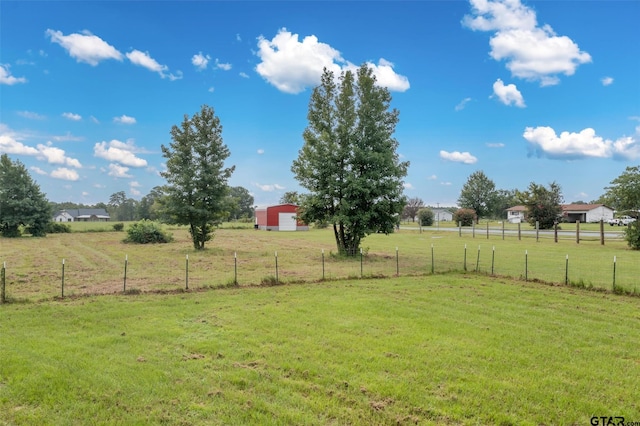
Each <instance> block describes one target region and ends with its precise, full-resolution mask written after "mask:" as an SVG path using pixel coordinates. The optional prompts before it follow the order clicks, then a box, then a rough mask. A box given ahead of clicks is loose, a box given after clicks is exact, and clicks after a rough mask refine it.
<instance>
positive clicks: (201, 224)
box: [161, 105, 235, 250]
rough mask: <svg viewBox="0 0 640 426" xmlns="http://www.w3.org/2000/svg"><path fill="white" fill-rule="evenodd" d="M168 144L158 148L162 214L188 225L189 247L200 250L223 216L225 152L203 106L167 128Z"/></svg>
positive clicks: (211, 114)
mask: <svg viewBox="0 0 640 426" xmlns="http://www.w3.org/2000/svg"><path fill="white" fill-rule="evenodd" d="M171 139H172V140H173V142H171V143H170V145H169V146H168V147H167V146H164V145H162V155H163V156H164V157H165V158H166V159H167V171H166V172H162V173H161V175H162V176H163V177H164V178H165V179H167V185H166V186H165V188H164V190H165V194H166V197H163V198H162V199H161V203H162V213H163V215H164V220H165V221H167V222H168V223H172V224H181V225H188V226H189V232H190V234H191V238H192V241H193V246H194V248H195V249H196V250H202V249H204V245H205V243H206V242H207V241H209V240H211V238H212V234H213V230H214V227H215V226H217V225H219V224H220V223H222V221H223V220H224V219H226V218H227V217H228V216H229V211H230V207H231V206H230V205H229V204H230V203H229V201H230V200H229V198H228V193H229V188H228V186H227V181H228V179H229V177H230V176H231V174H232V173H233V170H234V169H235V166H232V167H228V168H225V167H224V161H225V160H226V159H227V158H228V157H229V155H230V152H229V148H227V146H226V145H224V143H223V141H222V125H221V124H220V119H219V118H218V117H216V115H215V114H214V111H213V108H211V107H209V106H206V105H204V106H202V108H201V110H200V112H199V113H196V114H195V115H194V116H193V117H191V118H189V117H188V116H186V115H185V117H184V120H183V121H182V123H181V125H180V127H178V126H173V127H172V128H171Z"/></svg>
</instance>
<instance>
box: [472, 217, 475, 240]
mask: <svg viewBox="0 0 640 426" xmlns="http://www.w3.org/2000/svg"><path fill="white" fill-rule="evenodd" d="M471 235H472V237H473V238H475V237H476V222H475V221H473V220H472V221H471Z"/></svg>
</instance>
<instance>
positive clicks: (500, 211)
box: [489, 189, 519, 219]
mask: <svg viewBox="0 0 640 426" xmlns="http://www.w3.org/2000/svg"><path fill="white" fill-rule="evenodd" d="M518 203H519V201H518V199H517V197H516V190H515V189H497V190H496V192H495V195H494V201H493V205H492V206H491V212H490V213H489V216H491V217H492V218H494V219H506V218H507V209H508V208H510V207H513V206H516V205H518Z"/></svg>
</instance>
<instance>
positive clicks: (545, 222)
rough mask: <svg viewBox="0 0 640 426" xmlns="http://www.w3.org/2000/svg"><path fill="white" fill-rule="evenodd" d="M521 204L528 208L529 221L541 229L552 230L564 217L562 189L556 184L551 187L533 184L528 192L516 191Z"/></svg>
mask: <svg viewBox="0 0 640 426" xmlns="http://www.w3.org/2000/svg"><path fill="white" fill-rule="evenodd" d="M516 196H517V198H518V200H519V202H520V204H522V205H524V206H525V207H526V208H527V220H528V222H529V223H530V224H531V225H535V223H536V221H537V222H538V226H539V228H540V229H551V228H553V226H554V224H555V223H556V222H557V221H558V220H559V219H560V217H561V215H562V206H561V204H562V201H563V198H562V189H561V188H560V185H558V184H557V183H556V182H551V183H550V184H549V187H548V188H547V187H545V186H544V185H539V184H537V183H534V182H531V183H530V184H529V187H528V188H527V190H526V191H522V192H521V191H516Z"/></svg>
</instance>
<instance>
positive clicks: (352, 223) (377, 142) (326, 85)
mask: <svg viewBox="0 0 640 426" xmlns="http://www.w3.org/2000/svg"><path fill="white" fill-rule="evenodd" d="M390 103H391V95H390V94H389V91H388V90H387V89H386V88H383V87H380V86H377V85H376V79H375V76H374V75H373V73H372V71H371V69H370V68H368V67H367V66H366V65H363V66H361V67H360V68H359V69H358V70H357V72H356V73H355V75H354V73H353V72H352V71H346V72H344V73H342V74H341V76H340V78H339V80H338V81H336V80H335V76H334V74H333V72H331V71H328V70H327V69H325V70H324V72H323V74H322V78H321V82H320V85H319V86H317V87H316V88H315V89H314V90H313V93H312V94H311V100H310V102H309V112H308V115H307V118H308V121H309V124H308V126H307V128H306V129H305V131H304V133H303V137H304V145H303V147H302V149H301V150H300V152H299V154H298V158H297V159H296V160H295V161H294V162H293V165H292V167H291V170H292V171H293V173H294V174H295V177H296V179H297V180H298V182H299V183H300V185H301V186H303V187H304V188H306V189H308V190H309V194H308V195H306V196H305V197H303V200H302V204H301V209H300V210H301V213H300V216H301V218H302V220H304V221H305V222H307V223H312V222H320V223H329V224H332V225H333V231H334V236H335V240H336V245H337V248H338V251H339V252H340V253H343V254H347V255H355V254H356V253H357V252H358V249H359V247H360V243H361V241H362V239H363V238H364V237H365V236H366V235H368V234H370V233H374V232H383V233H390V232H393V228H394V226H395V225H396V223H397V222H398V218H399V215H400V213H401V212H402V208H403V207H404V205H405V199H404V196H403V195H402V191H403V185H402V184H403V182H402V179H403V178H404V177H405V176H406V174H407V167H408V165H409V163H408V162H401V161H399V159H398V154H397V152H396V150H397V148H398V141H397V140H396V139H395V138H394V137H393V134H394V132H395V127H396V124H397V123H398V111H397V110H395V109H393V110H390Z"/></svg>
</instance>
